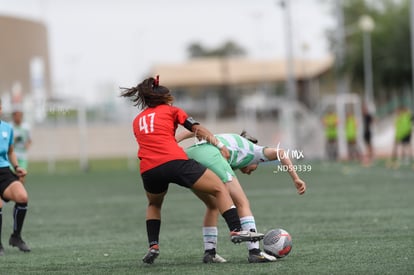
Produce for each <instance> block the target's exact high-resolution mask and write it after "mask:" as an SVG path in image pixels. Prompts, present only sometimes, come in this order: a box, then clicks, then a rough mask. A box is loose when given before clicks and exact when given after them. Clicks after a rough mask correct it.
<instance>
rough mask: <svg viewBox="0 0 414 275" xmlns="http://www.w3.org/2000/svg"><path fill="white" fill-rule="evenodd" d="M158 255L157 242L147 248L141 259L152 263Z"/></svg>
mask: <svg viewBox="0 0 414 275" xmlns="http://www.w3.org/2000/svg"><path fill="white" fill-rule="evenodd" d="M158 255H160V249H159V247H158V245H157V244H154V245H153V246H151V247H150V248H149V249H148V252H147V254H146V255H145V256H144V258H142V261H143V262H144V263H146V264H152V263H154V260H155V259H156V258H157V257H158Z"/></svg>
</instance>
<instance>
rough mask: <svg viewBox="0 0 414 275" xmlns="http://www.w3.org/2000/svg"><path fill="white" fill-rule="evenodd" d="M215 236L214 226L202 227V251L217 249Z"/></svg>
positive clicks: (216, 231)
mask: <svg viewBox="0 0 414 275" xmlns="http://www.w3.org/2000/svg"><path fill="white" fill-rule="evenodd" d="M217 234H218V230H217V227H216V226H203V241H204V250H209V249H213V248H214V249H215V248H217Z"/></svg>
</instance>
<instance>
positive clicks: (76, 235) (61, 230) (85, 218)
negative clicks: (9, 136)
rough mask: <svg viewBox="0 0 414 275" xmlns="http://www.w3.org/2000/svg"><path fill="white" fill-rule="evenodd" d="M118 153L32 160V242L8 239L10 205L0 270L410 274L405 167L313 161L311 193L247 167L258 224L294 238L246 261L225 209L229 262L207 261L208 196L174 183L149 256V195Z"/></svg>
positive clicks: (223, 232) (413, 212)
mask: <svg viewBox="0 0 414 275" xmlns="http://www.w3.org/2000/svg"><path fill="white" fill-rule="evenodd" d="M120 162H121V163H122V161H117V162H114V163H113V164H111V163H105V162H97V163H95V164H93V165H92V166H91V171H90V172H88V173H81V172H76V171H75V170H76V169H57V171H58V172H57V173H56V174H47V173H46V172H45V171H46V170H45V169H43V168H42V167H41V165H36V164H33V165H32V173H31V175H30V176H28V179H27V189H28V191H29V194H30V203H29V206H30V208H29V212H28V216H27V219H26V223H25V228H24V232H23V236H24V239H25V240H26V242H27V243H28V244H29V245H30V246H31V248H32V252H31V253H27V254H24V253H22V252H19V251H18V250H17V249H16V248H11V247H9V246H8V244H7V242H8V237H9V234H10V232H11V225H12V215H11V211H12V207H13V205H12V204H11V203H9V204H7V205H5V206H4V207H3V212H4V213H3V233H2V240H3V244H4V245H5V249H6V251H5V252H6V255H5V256H4V257H0V274H101V275H102V274H414V171H413V170H411V169H409V168H408V167H405V168H400V169H399V170H389V169H386V168H384V166H383V165H377V166H374V167H371V168H363V167H360V166H359V165H357V164H329V165H328V164H321V163H310V164H311V165H312V171H311V172H306V173H302V174H301V176H302V177H303V179H304V180H305V181H306V182H307V184H308V191H307V193H306V194H305V195H304V196H299V195H297V194H296V191H295V188H294V186H293V184H292V183H291V181H290V178H289V176H288V175H287V174H283V173H277V174H275V173H273V170H274V167H272V166H270V165H268V166H263V167H260V168H259V169H258V171H257V172H255V173H254V174H253V175H251V176H246V175H241V174H240V176H239V179H240V181H241V182H242V184H243V186H244V188H245V191H246V193H247V195H248V197H249V199H250V203H251V207H252V209H253V212H254V213H255V218H256V222H257V226H258V230H259V231H261V232H266V231H267V230H269V229H271V228H278V227H280V228H284V229H286V230H287V231H289V232H290V234H291V235H292V238H293V242H294V243H293V250H292V252H291V253H290V255H289V256H287V257H286V258H284V259H282V260H280V261H278V262H275V263H266V264H249V263H248V262H247V249H246V247H245V245H244V244H241V245H234V244H232V243H231V242H230V241H229V238H228V232H227V227H226V225H225V223H224V221H223V219H221V220H220V225H219V232H220V237H219V248H218V251H219V254H220V255H221V256H223V257H225V258H226V259H227V260H228V263H225V264H211V265H206V264H203V263H202V262H201V258H202V255H203V246H202V237H201V224H202V219H203V213H204V207H203V205H202V204H201V202H200V201H199V200H198V199H196V197H195V196H194V195H193V194H192V193H191V192H190V191H188V190H185V189H183V188H181V187H176V186H174V185H171V187H170V191H169V194H168V195H167V197H166V201H165V205H164V209H163V221H162V228H161V239H160V242H161V246H160V248H161V254H160V256H159V258H158V259H157V261H156V262H155V263H154V264H153V265H144V264H143V263H142V261H141V258H142V256H143V255H144V253H145V252H146V249H147V240H146V233H145V222H144V216H145V208H146V199H145V196H144V192H143V188H142V185H141V181H140V177H139V174H138V172H137V171H130V170H128V169H126V162H125V165H124V166H123V165H120ZM123 167H125V169H123ZM72 168H73V167H72Z"/></svg>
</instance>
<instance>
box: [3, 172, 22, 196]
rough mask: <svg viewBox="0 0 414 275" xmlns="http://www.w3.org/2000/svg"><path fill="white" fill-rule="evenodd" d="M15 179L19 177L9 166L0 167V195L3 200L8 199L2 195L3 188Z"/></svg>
mask: <svg viewBox="0 0 414 275" xmlns="http://www.w3.org/2000/svg"><path fill="white" fill-rule="evenodd" d="M17 180H19V177H18V176H17V175H16V174H15V173H13V172H12V170H10V167H1V168H0V197H1V198H2V199H3V200H4V201H6V202H7V201H9V200H7V199H5V198H4V197H3V193H4V190H6V188H7V187H9V185H10V184H12V183H13V182H15V181H17Z"/></svg>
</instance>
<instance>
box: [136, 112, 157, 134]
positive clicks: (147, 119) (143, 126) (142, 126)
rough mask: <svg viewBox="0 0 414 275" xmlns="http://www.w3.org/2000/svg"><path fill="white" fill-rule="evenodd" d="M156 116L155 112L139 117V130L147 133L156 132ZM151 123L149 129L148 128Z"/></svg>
mask: <svg viewBox="0 0 414 275" xmlns="http://www.w3.org/2000/svg"><path fill="white" fill-rule="evenodd" d="M154 118H155V113H150V114H147V115H143V116H142V117H140V118H139V130H140V131H141V132H144V133H145V134H148V133H152V132H154ZM148 125H149V129H148Z"/></svg>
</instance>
